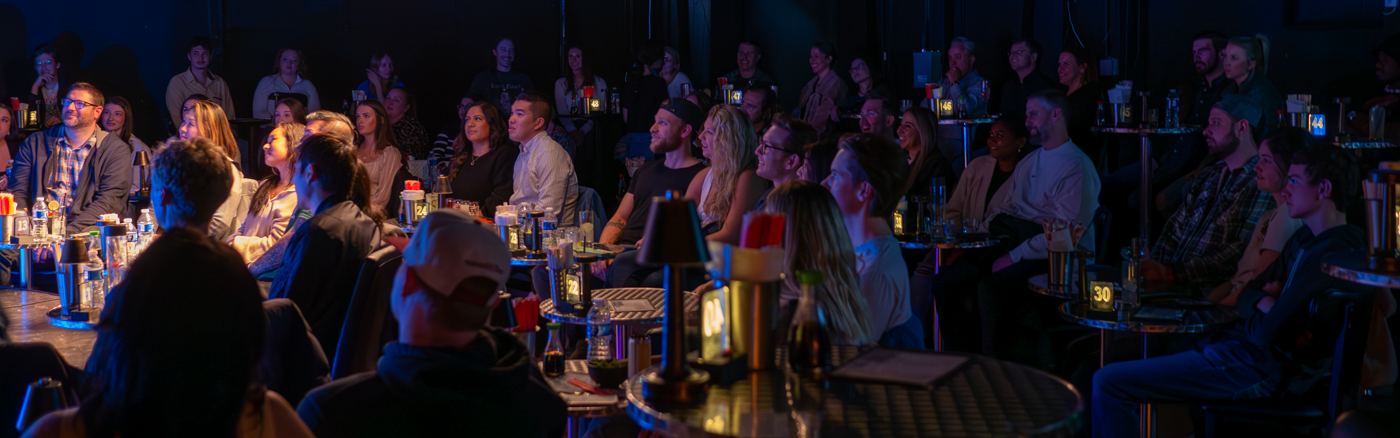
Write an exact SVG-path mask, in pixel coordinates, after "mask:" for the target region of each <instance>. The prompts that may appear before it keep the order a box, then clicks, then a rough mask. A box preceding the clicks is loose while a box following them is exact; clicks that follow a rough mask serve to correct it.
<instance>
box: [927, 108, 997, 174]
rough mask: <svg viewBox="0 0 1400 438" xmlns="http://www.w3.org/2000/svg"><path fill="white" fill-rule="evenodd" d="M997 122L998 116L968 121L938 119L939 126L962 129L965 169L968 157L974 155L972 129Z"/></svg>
mask: <svg viewBox="0 0 1400 438" xmlns="http://www.w3.org/2000/svg"><path fill="white" fill-rule="evenodd" d="M995 121H997V118H996V116H990V117H973V118H966V119H942V118H940V119H938V124H940V125H958V126H960V127H962V135H963V168H964V169H966V168H967V162H968V161H969V160H970V158H968V156H969V155H972V128H973V127H974V126H977V125H985V124H988V123H992V122H995Z"/></svg>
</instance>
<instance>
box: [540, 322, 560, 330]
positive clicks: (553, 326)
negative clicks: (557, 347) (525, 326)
mask: <svg viewBox="0 0 1400 438" xmlns="http://www.w3.org/2000/svg"><path fill="white" fill-rule="evenodd" d="M544 327H545V328H547V329H550V330H559V327H563V325H562V324H559V323H557V322H551V323H547V324H545V325H544Z"/></svg>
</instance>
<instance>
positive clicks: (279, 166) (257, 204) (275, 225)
mask: <svg viewBox="0 0 1400 438" xmlns="http://www.w3.org/2000/svg"><path fill="white" fill-rule="evenodd" d="M305 132H306V125H302V124H299V123H283V124H280V125H277V127H276V128H273V129H272V132H271V133H269V134H267V141H266V142H264V143H263V145H262V151H263V162H265V163H267V166H268V167H271V168H272V174H270V175H268V176H267V177H266V178H263V179H262V181H259V182H258V190H257V191H255V192H253V199H252V202H251V203H250V204H249V207H248V216H247V217H246V218H245V219H243V225H241V226H239V227H238V232H237V233H234V234H233V235H231V236H229V237H228V240H227V241H226V243H228V244H229V246H232V247H233V249H234V250H236V251H238V254H239V255H242V256H243V261H244V262H252V261H254V260H257V259H258V257H261V256H262V255H263V253H264V252H266V251H267V249H268V248H270V247H272V245H273V244H275V243H277V240H278V239H281V238H282V236H283V235H284V234H286V233H287V227H288V226H289V225H290V224H291V222H292V218H293V217H295V215H296V209H297V188H296V186H295V185H293V184H292V171H293V166H295V165H296V161H297V145H299V144H301V138H302V135H303V134H304V133H305Z"/></svg>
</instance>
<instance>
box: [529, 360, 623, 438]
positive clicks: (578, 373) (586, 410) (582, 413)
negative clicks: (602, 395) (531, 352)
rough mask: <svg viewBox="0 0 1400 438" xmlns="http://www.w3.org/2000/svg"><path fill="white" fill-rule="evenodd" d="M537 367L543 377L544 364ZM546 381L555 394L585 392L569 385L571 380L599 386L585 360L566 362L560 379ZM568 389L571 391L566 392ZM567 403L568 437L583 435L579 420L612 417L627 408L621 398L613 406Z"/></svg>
mask: <svg viewBox="0 0 1400 438" xmlns="http://www.w3.org/2000/svg"><path fill="white" fill-rule="evenodd" d="M535 366H536V367H539V368H540V374H541V375H543V374H544V362H543V361H539V362H535ZM544 379H545V383H546V384H548V385H549V387H550V389H553V390H554V391H555V392H558V393H560V394H579V393H584V392H585V391H584V390H583V388H579V387H576V386H573V385H572V384H569V383H568V382H569V379H579V380H582V381H583V383H587V384H589V385H594V386H597V385H598V382H595V381H593V378H591V377H589V376H588V361H587V360H583V359H569V360H566V361H564V374H563V375H561V376H558V377H549V376H544ZM566 389H567V390H569V391H565V390H566ZM603 389H606V390H608V391H609V392H614V393H617V392H621V391H619V390H618V389H615V388H603ZM565 403H566V404H567V405H568V407H569V408H568V416H569V420H568V428H569V432H568V436H579V434H580V433H582V430H580V429H581V427H580V426H581V422H580V421H579V419H581V418H598V417H611V416H613V415H617V413H619V412H622V410H623V409H626V406H627V405H626V402H625V401H624V399H623V398H622V397H621V396H619V397H618V398H617V403H612V404H575V403H568V402H567V401H566V402H565Z"/></svg>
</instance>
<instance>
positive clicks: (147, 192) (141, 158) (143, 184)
mask: <svg viewBox="0 0 1400 438" xmlns="http://www.w3.org/2000/svg"><path fill="white" fill-rule="evenodd" d="M131 165H132V166H133V167H135V168H136V170H137V171H138V172H139V173H140V175H141V180H140V181H137V184H140V186H138V189H139V191H138V192H137V193H139V194H140V195H141V196H144V197H150V196H151V157H150V154H148V153H146V151H136V156H134V157H132V159H131Z"/></svg>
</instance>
